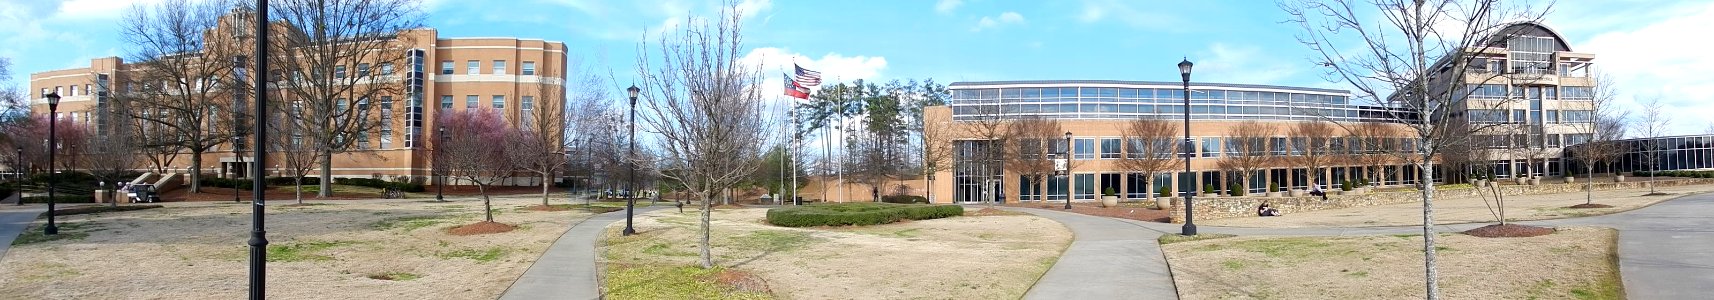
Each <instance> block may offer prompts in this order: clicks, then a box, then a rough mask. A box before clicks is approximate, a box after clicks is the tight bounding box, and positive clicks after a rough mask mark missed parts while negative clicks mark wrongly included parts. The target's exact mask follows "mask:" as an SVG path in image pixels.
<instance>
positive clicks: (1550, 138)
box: [1547, 134, 1559, 148]
mask: <svg viewBox="0 0 1714 300" xmlns="http://www.w3.org/2000/svg"><path fill="white" fill-rule="evenodd" d="M1547 146H1548V147H1554V148H1558V147H1559V135H1558V134H1549V135H1547Z"/></svg>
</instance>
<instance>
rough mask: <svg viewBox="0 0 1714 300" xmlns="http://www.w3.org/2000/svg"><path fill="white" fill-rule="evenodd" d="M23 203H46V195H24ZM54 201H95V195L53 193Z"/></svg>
mask: <svg viewBox="0 0 1714 300" xmlns="http://www.w3.org/2000/svg"><path fill="white" fill-rule="evenodd" d="M24 203H48V196H29V197H24ZM54 203H95V196H90V195H54Z"/></svg>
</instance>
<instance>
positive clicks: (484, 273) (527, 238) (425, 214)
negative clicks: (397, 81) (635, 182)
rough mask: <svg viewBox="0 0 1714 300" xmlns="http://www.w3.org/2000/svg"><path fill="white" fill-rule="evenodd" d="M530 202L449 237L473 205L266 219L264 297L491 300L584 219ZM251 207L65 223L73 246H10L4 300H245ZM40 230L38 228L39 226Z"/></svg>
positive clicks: (511, 203) (354, 206) (504, 207)
mask: <svg viewBox="0 0 1714 300" xmlns="http://www.w3.org/2000/svg"><path fill="white" fill-rule="evenodd" d="M539 203H540V202H539V200H533V199H516V200H511V199H496V200H495V203H494V204H495V205H494V206H495V208H497V212H496V216H495V220H497V221H500V222H505V223H507V224H511V225H515V226H517V227H518V229H517V230H515V231H512V232H506V233H496V234H483V235H474V236H453V235H450V234H447V233H446V231H445V230H446V229H447V228H448V227H452V226H455V225H458V224H470V223H474V222H477V221H480V220H481V219H482V215H481V212H482V204H481V202H478V201H455V202H447V203H423V202H410V201H405V202H389V203H377V202H346V203H340V204H326V205H307V206H290V207H288V206H272V207H270V209H269V210H268V213H269V215H268V239H269V241H270V242H271V245H270V247H269V248H270V249H269V252H270V259H271V260H273V261H272V262H269V263H268V295H269V296H271V297H273V298H278V299H407V298H408V299H493V298H495V297H498V296H499V295H500V294H501V293H502V292H504V291H505V289H506V287H507V286H509V285H510V284H511V283H512V281H513V280H515V279H517V277H518V276H519V275H520V274H522V273H523V271H524V270H525V269H527V268H528V267H529V265H530V264H531V263H532V262H534V261H535V260H536V258H537V257H539V256H540V254H541V253H542V251H544V250H545V249H546V248H547V247H548V245H549V244H551V243H552V242H553V241H554V239H556V238H558V237H559V235H560V234H561V233H563V232H564V231H565V229H566V228H567V227H569V223H570V222H573V221H575V220H578V219H582V218H584V217H586V216H588V214H587V213H585V212H583V211H582V210H574V211H566V212H531V211H520V210H514V208H518V207H523V206H528V205H534V204H539ZM250 207H251V206H250V205H248V204H228V203H176V204H172V205H168V207H166V208H159V209H151V210H144V211H133V212H118V213H104V214H95V215H80V216H68V217H64V218H63V219H62V220H61V221H62V224H78V225H76V226H75V227H76V228H77V229H76V230H73V231H77V232H81V233H87V234H88V236H87V237H84V238H81V239H68V240H57V241H50V242H43V243H36V244H28V245H21V246H16V247H13V248H12V249H11V250H10V251H8V252H7V253H6V257H5V258H4V259H3V260H0V295H5V296H0V297H5V298H12V299H241V298H243V297H244V294H245V286H246V282H247V275H246V272H247V264H248V261H247V257H248V256H247V253H248V247H247V246H245V245H244V242H245V240H246V239H247V237H248V232H249V230H250V218H251V216H250ZM38 223H40V222H38Z"/></svg>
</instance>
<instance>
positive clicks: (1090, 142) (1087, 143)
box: [1072, 139, 1095, 159]
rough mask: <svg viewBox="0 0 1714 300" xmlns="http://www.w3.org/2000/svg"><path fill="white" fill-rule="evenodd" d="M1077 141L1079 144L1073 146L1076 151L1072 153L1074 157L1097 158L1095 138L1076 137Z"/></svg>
mask: <svg viewBox="0 0 1714 300" xmlns="http://www.w3.org/2000/svg"><path fill="white" fill-rule="evenodd" d="M1075 141H1076V143H1077V144H1076V145H1075V146H1074V147H1073V148H1072V151H1075V152H1076V153H1074V154H1073V155H1072V158H1073V159H1094V158H1095V139H1076V140H1075Z"/></svg>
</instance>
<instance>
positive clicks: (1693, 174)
mask: <svg viewBox="0 0 1714 300" xmlns="http://www.w3.org/2000/svg"><path fill="white" fill-rule="evenodd" d="M1651 173H1652V174H1654V176H1667V177H1685V178H1714V171H1659V172H1634V173H1633V174H1632V175H1635V176H1638V177H1642V176H1649V174H1651Z"/></svg>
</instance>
